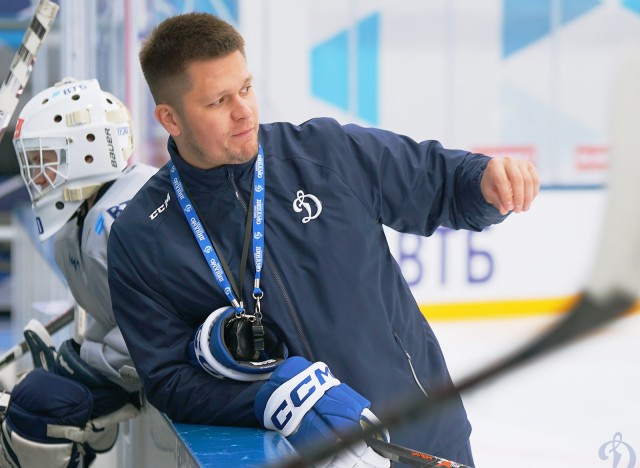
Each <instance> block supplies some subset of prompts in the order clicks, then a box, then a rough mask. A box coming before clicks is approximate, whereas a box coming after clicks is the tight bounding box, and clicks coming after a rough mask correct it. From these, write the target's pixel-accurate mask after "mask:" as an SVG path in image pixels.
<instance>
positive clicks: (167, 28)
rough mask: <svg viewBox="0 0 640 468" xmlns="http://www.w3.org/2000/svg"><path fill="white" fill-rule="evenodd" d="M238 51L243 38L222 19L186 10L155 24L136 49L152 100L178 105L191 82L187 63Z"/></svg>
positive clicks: (242, 46)
mask: <svg viewBox="0 0 640 468" xmlns="http://www.w3.org/2000/svg"><path fill="white" fill-rule="evenodd" d="M235 51H240V52H241V53H242V55H243V56H244V55H245V51H244V39H243V38H242V36H241V35H240V33H238V31H236V29H235V28H234V27H233V26H231V25H230V24H229V23H227V22H226V21H223V20H221V19H220V18H218V17H216V16H214V15H211V14H209V13H186V14H183V15H177V16H173V17H170V18H167V19H166V20H164V21H163V22H162V23H160V24H159V25H158V26H156V27H155V28H154V29H153V31H151V34H150V35H149V37H148V38H147V39H146V40H145V41H144V42H143V44H142V48H141V49H140V55H139V58H140V65H141V66H142V73H143V74H144V77H145V80H146V81H147V84H148V85H149V89H150V91H151V95H152V96H153V99H154V101H155V102H156V104H161V103H167V104H170V105H174V106H179V103H180V101H181V99H180V98H179V97H180V96H181V95H182V94H183V93H185V92H186V91H187V90H188V89H189V88H190V86H191V83H190V82H189V77H188V76H187V73H186V72H187V67H188V66H189V65H190V64H191V63H193V62H197V61H203V60H209V59H215V58H218V57H223V56H225V55H228V54H230V53H232V52H235Z"/></svg>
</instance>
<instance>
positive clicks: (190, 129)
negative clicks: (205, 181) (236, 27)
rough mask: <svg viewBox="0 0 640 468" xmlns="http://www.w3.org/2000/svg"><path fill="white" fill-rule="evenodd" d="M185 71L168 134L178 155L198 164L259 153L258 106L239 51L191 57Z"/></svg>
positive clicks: (243, 158)
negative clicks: (184, 83) (185, 83)
mask: <svg viewBox="0 0 640 468" xmlns="http://www.w3.org/2000/svg"><path fill="white" fill-rule="evenodd" d="M187 73H188V75H189V78H190V82H191V87H190V88H189V90H188V91H187V92H186V93H185V94H184V95H183V97H182V109H181V110H179V111H176V116H177V127H178V132H177V134H173V136H174V139H175V141H176V144H177V145H178V149H179V151H180V155H181V156H182V157H183V158H184V159H185V160H186V161H187V162H189V163H190V164H192V165H193V166H196V167H199V168H201V169H211V168H214V167H217V166H221V165H224V164H240V163H243V162H246V161H249V160H250V159H251V158H252V157H254V156H255V155H256V154H257V153H258V105H257V101H256V97H255V94H254V92H253V85H252V76H251V74H250V73H249V70H248V69H247V64H246V61H245V59H244V57H243V56H242V54H241V53H240V52H238V51H236V52H233V53H231V54H229V55H226V56H224V57H220V58H216V59H212V60H206V61H201V62H194V63H192V64H191V65H190V66H189V67H188V69H187Z"/></svg>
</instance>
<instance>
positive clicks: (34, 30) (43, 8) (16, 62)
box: [0, 0, 59, 140]
mask: <svg viewBox="0 0 640 468" xmlns="http://www.w3.org/2000/svg"><path fill="white" fill-rule="evenodd" d="M58 9H59V7H58V5H56V4H55V3H53V2H52V1H51V0H40V2H38V5H37V6H36V10H35V13H34V14H33V17H32V18H31V21H30V22H29V26H28V27H27V30H26V31H25V33H24V36H23V37H22V42H21V43H20V46H19V47H18V50H17V52H16V54H15V55H14V56H13V59H12V60H11V65H10V67H9V73H8V74H7V77H6V79H5V80H4V81H3V82H2V85H0V140H1V139H2V136H3V135H4V132H5V131H6V129H7V127H8V126H9V122H10V121H11V117H12V116H13V113H14V112H15V111H16V109H17V108H18V101H19V100H20V96H21V95H22V92H23V91H24V88H25V87H26V85H27V82H28V81H29V77H30V76H31V72H32V71H33V65H34V63H35V61H36V57H37V56H38V52H39V51H40V47H41V46H42V42H43V41H44V38H45V36H46V35H47V33H48V32H49V31H50V29H51V26H52V25H53V21H54V20H55V18H56V15H57V14H58Z"/></svg>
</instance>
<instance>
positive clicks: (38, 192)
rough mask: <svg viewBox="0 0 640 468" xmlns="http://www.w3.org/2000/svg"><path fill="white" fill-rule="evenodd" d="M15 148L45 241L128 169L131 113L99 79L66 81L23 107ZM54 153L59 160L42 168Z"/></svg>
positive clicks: (17, 126)
mask: <svg viewBox="0 0 640 468" xmlns="http://www.w3.org/2000/svg"><path fill="white" fill-rule="evenodd" d="M13 143H14V147H15V149H16V154H17V156H18V161H19V163H20V169H21V175H22V177H23V180H24V182H25V184H26V186H27V189H28V190H29V194H30V196H31V201H32V206H33V211H34V213H35V215H36V224H37V226H38V232H39V235H40V240H45V239H47V238H49V237H50V236H52V235H53V234H55V233H56V232H57V231H58V230H59V229H60V228H61V227H62V226H63V225H64V224H65V223H66V222H67V221H68V220H69V219H70V218H71V217H72V216H73V214H74V213H75V212H76V210H77V209H78V208H79V207H80V205H81V204H82V203H83V202H84V200H86V199H87V198H89V197H91V196H92V195H93V194H95V193H96V192H97V191H98V190H99V189H100V187H101V186H102V185H103V184H104V183H106V182H109V181H112V180H114V179H116V178H117V177H118V176H119V175H120V173H121V172H122V171H123V170H124V169H126V167H127V165H128V161H129V158H130V156H131V154H132V152H133V128H132V122H131V114H130V112H129V110H128V109H127V107H126V106H125V105H124V104H123V103H122V102H121V101H120V100H119V99H118V98H116V97H115V96H114V95H113V94H111V93H108V92H105V91H102V89H100V84H99V83H98V81H97V80H84V81H77V80H74V79H65V80H64V81H62V82H60V83H57V84H56V85H54V86H52V87H50V88H48V89H46V90H44V91H42V92H40V93H38V94H37V95H36V96H34V97H33V98H32V99H31V100H30V101H29V102H28V103H27V104H26V105H25V107H24V108H23V109H22V112H21V113H20V116H19V118H18V124H17V125H16V132H15V134H14V137H13ZM52 152H53V153H54V154H57V156H58V157H57V160H56V161H55V162H53V163H46V164H44V163H42V161H43V160H44V159H45V158H44V155H45V154H46V155H48V154H50V153H52ZM34 159H35V160H37V161H36V162H34ZM36 166H37V167H36Z"/></svg>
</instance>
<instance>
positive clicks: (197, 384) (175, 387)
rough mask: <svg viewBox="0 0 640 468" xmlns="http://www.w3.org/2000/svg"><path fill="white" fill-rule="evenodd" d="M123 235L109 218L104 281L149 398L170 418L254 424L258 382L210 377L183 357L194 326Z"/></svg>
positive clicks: (149, 263) (149, 262)
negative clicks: (159, 286)
mask: <svg viewBox="0 0 640 468" xmlns="http://www.w3.org/2000/svg"><path fill="white" fill-rule="evenodd" d="M126 238H127V236H126V232H123V233H122V237H121V234H120V231H119V230H118V222H116V223H114V227H113V230H112V231H111V236H110V238H109V257H108V259H109V287H110V290H111V298H112V305H113V311H114V314H115V317H116V321H117V323H118V325H119V326H120V329H121V331H122V334H123V336H124V338H125V341H126V343H127V347H128V348H129V351H130V353H131V357H132V359H133V362H134V364H135V366H136V369H137V370H138V374H139V375H140V377H141V378H142V383H143V386H144V391H145V394H146V396H147V399H148V400H149V402H150V403H151V404H153V405H154V406H155V407H156V408H158V409H159V410H160V411H162V412H164V413H165V414H167V416H169V417H170V418H171V419H172V420H174V421H176V422H189V423H193V424H209V425H212V424H224V425H227V426H229V425H237V426H249V427H255V426H258V421H257V419H256V417H255V415H254V411H253V400H254V399H255V395H256V393H257V391H258V389H259V388H260V387H261V386H262V383H261V382H258V383H244V382H236V381H232V380H221V379H216V378H215V377H212V376H210V375H209V374H207V373H206V372H204V371H203V370H201V369H196V368H194V367H193V366H191V365H190V364H189V363H188V361H187V353H186V344H187V343H188V342H189V339H190V338H191V335H192V333H193V330H194V328H193V326H191V325H190V324H189V323H187V321H186V320H183V319H182V318H181V315H180V313H179V311H177V310H175V308H174V307H173V305H172V304H171V303H169V302H168V301H167V300H166V299H164V298H163V297H162V295H161V294H160V293H159V291H157V290H156V289H155V288H154V285H153V284H148V281H149V280H150V279H151V278H153V277H154V276H157V274H158V270H157V268H155V262H154V261H153V259H152V258H148V257H149V256H148V255H145V256H143V255H139V256H136V253H137V251H136V249H135V248H133V247H132V246H131V245H127V242H126ZM147 253H148V251H147ZM158 254H159V255H161V252H158ZM149 268H152V269H149ZM145 272H146V273H145ZM150 272H151V274H147V273H150ZM165 274H168V275H170V274H171V272H165ZM155 286H157V285H155Z"/></svg>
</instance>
